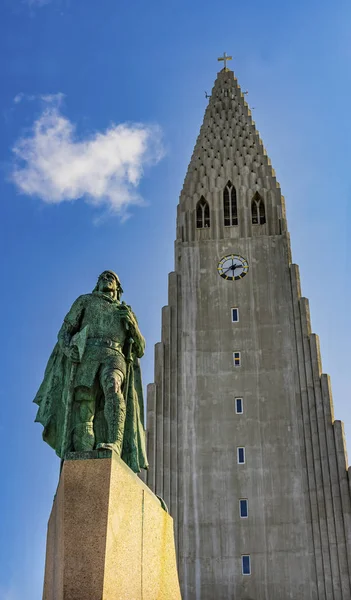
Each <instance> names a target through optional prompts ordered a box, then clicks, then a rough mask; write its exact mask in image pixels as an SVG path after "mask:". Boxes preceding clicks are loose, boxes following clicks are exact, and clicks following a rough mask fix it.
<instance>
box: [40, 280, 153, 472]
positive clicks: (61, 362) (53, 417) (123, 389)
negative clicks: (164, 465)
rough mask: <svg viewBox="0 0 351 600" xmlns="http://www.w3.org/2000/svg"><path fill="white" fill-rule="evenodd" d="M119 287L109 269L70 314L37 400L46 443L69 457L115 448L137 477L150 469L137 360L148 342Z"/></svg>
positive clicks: (61, 455)
mask: <svg viewBox="0 0 351 600" xmlns="http://www.w3.org/2000/svg"><path fill="white" fill-rule="evenodd" d="M122 292H123V290H122V286H121V284H120V281H119V279H118V277H117V275H116V274H115V273H114V272H113V271H104V272H103V273H102V274H101V275H100V277H99V278H98V281H97V284H96V287H95V289H94V290H93V292H92V293H91V294H85V295H83V296H79V298H77V300H76V301H75V302H74V303H73V305H72V307H71V309H70V311H69V312H68V314H67V315H66V317H65V319H64V322H63V325H62V327H61V329H60V331H59V334H58V343H57V344H56V346H55V348H54V350H53V352H52V354H51V357H50V359H49V362H48V365H47V367H46V370H45V375H44V380H43V382H42V384H41V386H40V388H39V391H38V393H37V395H36V397H35V399H34V402H36V403H37V404H38V405H39V409H38V413H37V416H36V421H38V422H39V423H41V424H42V425H43V426H44V431H43V438H44V440H45V441H46V442H47V443H48V444H50V446H52V448H54V449H55V451H56V453H57V454H58V456H59V457H60V458H61V459H64V457H65V455H66V453H67V452H70V451H71V452H72V451H73V452H82V451H91V450H103V449H111V450H114V451H115V452H117V454H118V455H119V456H121V458H122V459H123V460H124V461H125V462H126V463H127V465H128V466H129V467H130V468H131V469H132V470H133V471H134V472H136V473H138V472H139V471H140V469H141V468H144V469H146V468H147V466H148V464H147V458H146V451H145V430H144V425H143V422H144V404H143V393H142V384H141V373H140V367H139V360H138V359H139V358H141V357H142V356H143V354H144V349H145V341H144V338H143V336H142V335H141V333H140V331H139V327H138V323H137V320H136V317H135V315H134V313H133V312H132V310H131V308H130V306H128V305H127V304H125V303H124V302H122V303H121V302H120V297H121V295H122Z"/></svg>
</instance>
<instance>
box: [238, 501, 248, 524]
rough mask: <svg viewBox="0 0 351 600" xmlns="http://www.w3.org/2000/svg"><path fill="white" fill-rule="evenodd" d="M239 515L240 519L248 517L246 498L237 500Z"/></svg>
mask: <svg viewBox="0 0 351 600" xmlns="http://www.w3.org/2000/svg"><path fill="white" fill-rule="evenodd" d="M239 514H240V518H241V519H247V518H248V516H249V504H248V501H247V498H240V500H239Z"/></svg>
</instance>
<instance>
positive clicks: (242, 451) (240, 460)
mask: <svg viewBox="0 0 351 600" xmlns="http://www.w3.org/2000/svg"><path fill="white" fill-rule="evenodd" d="M237 453H238V464H239V465H243V464H245V448H243V447H240V448H237Z"/></svg>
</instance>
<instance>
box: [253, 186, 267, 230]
mask: <svg viewBox="0 0 351 600" xmlns="http://www.w3.org/2000/svg"><path fill="white" fill-rule="evenodd" d="M251 217H252V224H253V225H263V224H264V223H265V222H266V211H265V208H264V202H263V198H262V197H261V196H260V194H259V193H258V192H256V194H255V195H254V197H253V198H252V202H251Z"/></svg>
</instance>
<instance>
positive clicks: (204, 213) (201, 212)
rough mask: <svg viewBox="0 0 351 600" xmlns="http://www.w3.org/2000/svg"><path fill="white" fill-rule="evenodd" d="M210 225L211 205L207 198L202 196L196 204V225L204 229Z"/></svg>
mask: <svg viewBox="0 0 351 600" xmlns="http://www.w3.org/2000/svg"><path fill="white" fill-rule="evenodd" d="M209 226H210V207H209V205H208V202H206V200H205V198H204V197H203V196H201V198H200V200H199V201H198V203H197V205H196V227H197V229H203V228H204V227H209Z"/></svg>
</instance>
